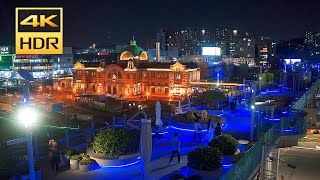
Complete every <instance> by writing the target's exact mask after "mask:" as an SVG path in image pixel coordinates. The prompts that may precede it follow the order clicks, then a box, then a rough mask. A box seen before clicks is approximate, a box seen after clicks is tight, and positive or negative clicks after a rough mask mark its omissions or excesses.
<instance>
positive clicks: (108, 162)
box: [87, 148, 140, 167]
mask: <svg viewBox="0 0 320 180" xmlns="http://www.w3.org/2000/svg"><path fill="white" fill-rule="evenodd" d="M87 154H88V155H89V156H90V157H91V158H92V159H94V160H95V161H96V162H97V163H98V165H99V166H100V167H120V166H124V165H128V164H135V163H137V162H139V161H140V153H133V154H129V155H123V156H119V157H106V156H104V155H103V154H99V153H95V152H94V151H93V149H92V148H88V149H87Z"/></svg>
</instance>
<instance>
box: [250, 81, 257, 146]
mask: <svg viewBox="0 0 320 180" xmlns="http://www.w3.org/2000/svg"><path fill="white" fill-rule="evenodd" d="M255 101H256V82H255V81H254V82H253V85H252V96H251V128H250V142H252V141H253V136H254V113H255V106H254V105H255Z"/></svg>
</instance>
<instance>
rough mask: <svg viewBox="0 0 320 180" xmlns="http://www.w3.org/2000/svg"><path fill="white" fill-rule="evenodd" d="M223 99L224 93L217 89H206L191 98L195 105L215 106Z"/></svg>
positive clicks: (223, 100)
mask: <svg viewBox="0 0 320 180" xmlns="http://www.w3.org/2000/svg"><path fill="white" fill-rule="evenodd" d="M225 100H226V99H225V95H224V93H223V92H221V91H219V90H207V91H205V92H203V93H201V94H200V95H199V96H197V97H195V98H194V99H193V101H194V102H195V104H196V105H201V106H207V105H209V106H217V105H219V104H220V103H223V102H225Z"/></svg>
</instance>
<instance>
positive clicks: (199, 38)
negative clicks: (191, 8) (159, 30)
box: [174, 26, 213, 56]
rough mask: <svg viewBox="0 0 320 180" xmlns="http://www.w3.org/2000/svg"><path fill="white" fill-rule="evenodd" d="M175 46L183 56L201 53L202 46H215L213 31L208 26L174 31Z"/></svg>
mask: <svg viewBox="0 0 320 180" xmlns="http://www.w3.org/2000/svg"><path fill="white" fill-rule="evenodd" d="M174 46H176V47H178V48H179V51H180V55H181V56H188V55H200V54H201V53H202V47H205V46H213V43H212V39H211V33H210V31H209V30H208V29H207V28H199V27H197V26H195V27H188V28H187V29H185V30H181V31H178V32H175V33H174Z"/></svg>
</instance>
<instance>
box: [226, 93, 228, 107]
mask: <svg viewBox="0 0 320 180" xmlns="http://www.w3.org/2000/svg"><path fill="white" fill-rule="evenodd" d="M228 106H229V96H228V94H227V96H226V107H228Z"/></svg>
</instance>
